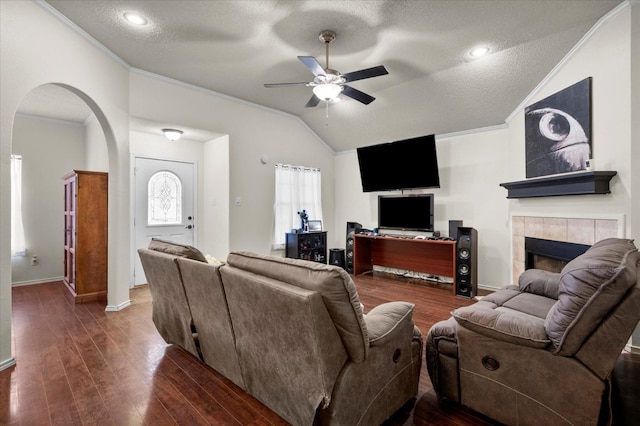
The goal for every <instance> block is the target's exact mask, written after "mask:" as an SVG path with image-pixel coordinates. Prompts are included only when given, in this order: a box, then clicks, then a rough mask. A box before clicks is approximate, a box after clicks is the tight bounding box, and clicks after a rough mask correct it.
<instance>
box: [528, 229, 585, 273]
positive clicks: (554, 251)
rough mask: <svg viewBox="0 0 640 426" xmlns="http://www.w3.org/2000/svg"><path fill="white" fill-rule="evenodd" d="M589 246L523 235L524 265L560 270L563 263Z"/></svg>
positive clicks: (554, 270)
mask: <svg viewBox="0 0 640 426" xmlns="http://www.w3.org/2000/svg"><path fill="white" fill-rule="evenodd" d="M589 247H591V246H590V245H587V244H577V243H570V242H566V241H555V240H545V239H542V238H533V237H525V239H524V254H525V257H524V267H525V269H532V268H536V269H544V270H546V271H550V272H560V271H561V270H562V268H563V267H564V265H566V264H567V263H569V262H570V261H571V260H573V259H575V258H576V257H578V256H580V255H581V254H582V253H584V252H585V251H587V249H588V248H589Z"/></svg>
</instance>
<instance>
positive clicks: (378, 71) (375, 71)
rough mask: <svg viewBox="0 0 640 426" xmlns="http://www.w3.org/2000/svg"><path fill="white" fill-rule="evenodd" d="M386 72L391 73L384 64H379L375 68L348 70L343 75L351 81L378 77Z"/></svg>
mask: <svg viewBox="0 0 640 426" xmlns="http://www.w3.org/2000/svg"><path fill="white" fill-rule="evenodd" d="M385 74H389V71H387V69H386V68H385V67H384V65H378V66H377V67H373V68H367V69H364V70H360V71H353V72H348V73H346V74H342V77H344V79H345V80H346V81H347V83H349V82H352V81H357V80H364V79H365V78H371V77H378V76H380V75H385Z"/></svg>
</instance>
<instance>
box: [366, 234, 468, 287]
mask: <svg viewBox="0 0 640 426" xmlns="http://www.w3.org/2000/svg"><path fill="white" fill-rule="evenodd" d="M353 257H354V259H353V273H354V275H360V274H363V273H365V272H369V271H372V270H373V265H378V266H386V267H390V268H397V269H405V270H408V271H415V272H423V273H427V274H432V275H440V276H444V277H450V278H453V280H454V282H453V284H454V285H453V291H454V292H455V278H456V242H455V241H447V240H428V239H413V238H397V237H391V236H379V235H363V234H357V235H355V238H354V254H353Z"/></svg>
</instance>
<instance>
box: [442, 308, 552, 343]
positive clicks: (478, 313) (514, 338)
mask: <svg viewBox="0 0 640 426" xmlns="http://www.w3.org/2000/svg"><path fill="white" fill-rule="evenodd" d="M451 315H453V317H454V318H455V320H456V322H457V323H458V324H459V325H460V326H462V327H464V328H466V329H468V330H471V331H474V332H476V333H479V334H482V335H484V336H487V337H491V338H493V339H497V340H502V341H504V342H509V343H514V344H516V345H521V346H528V347H531V348H540V349H541V348H545V347H547V346H548V345H549V343H550V341H549V338H548V337H547V333H546V331H545V328H544V321H543V320H541V319H538V318H535V317H533V316H530V315H526V314H522V315H518V314H514V313H511V312H506V311H500V310H496V309H487V308H484V307H478V306H475V305H471V306H466V307H463V308H458V309H456V310H455V311H453V312H452V313H451Z"/></svg>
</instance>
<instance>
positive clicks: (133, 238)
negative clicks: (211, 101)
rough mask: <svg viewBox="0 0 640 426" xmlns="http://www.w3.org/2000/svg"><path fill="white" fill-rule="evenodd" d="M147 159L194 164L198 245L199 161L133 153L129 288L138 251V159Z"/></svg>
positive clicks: (133, 282) (133, 281) (130, 198)
mask: <svg viewBox="0 0 640 426" xmlns="http://www.w3.org/2000/svg"><path fill="white" fill-rule="evenodd" d="M138 158H141V159H146V160H157V161H171V162H174V163H186V164H192V165H193V209H194V212H195V214H194V216H195V217H194V221H193V224H194V227H195V230H196V231H195V232H194V233H193V245H194V246H195V247H197V246H198V230H199V226H198V220H199V217H200V214H199V211H198V162H197V161H188V160H177V159H175V158H167V157H155V156H150V155H144V154H131V155H130V159H129V165H130V167H129V187H130V190H129V217H130V220H129V235H130V237H131V238H130V240H131V241H130V244H129V246H130V249H129V251H130V262H129V288H133V287H135V269H136V256H137V255H138V252H137V250H136V224H135V218H136V171H135V168H136V159H138Z"/></svg>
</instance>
